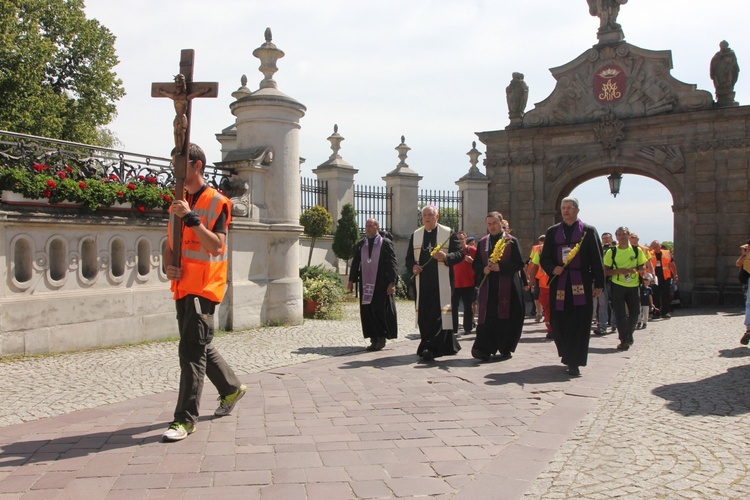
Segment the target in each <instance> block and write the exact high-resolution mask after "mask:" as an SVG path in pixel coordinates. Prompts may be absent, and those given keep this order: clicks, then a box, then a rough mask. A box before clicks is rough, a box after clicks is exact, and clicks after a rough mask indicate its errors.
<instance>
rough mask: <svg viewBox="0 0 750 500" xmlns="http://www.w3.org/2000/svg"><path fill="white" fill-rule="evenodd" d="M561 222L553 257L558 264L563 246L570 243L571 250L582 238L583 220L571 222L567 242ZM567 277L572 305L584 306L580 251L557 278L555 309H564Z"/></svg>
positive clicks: (559, 263)
mask: <svg viewBox="0 0 750 500" xmlns="http://www.w3.org/2000/svg"><path fill="white" fill-rule="evenodd" d="M563 224H565V223H564V222H561V223H560V225H559V226H557V231H556V232H555V252H556V253H555V258H556V259H557V265H558V266H562V265H563V248H564V247H565V246H568V245H571V247H570V249H571V250H572V249H573V247H574V246H575V244H576V243H578V242H579V241H581V240H582V239H583V222H582V221H581V220H580V219H579V220H577V221H575V222H574V223H573V234H572V235H571V236H570V242H568V243H566V242H565V233H564V232H563ZM568 277H570V283H571V290H572V292H573V305H576V306H585V305H586V292H585V290H584V288H583V275H582V274H581V252H580V251H579V252H578V254H576V256H575V257H573V259H572V260H571V261H570V262H568V265H566V266H565V267H564V269H563V272H562V274H560V276H559V277H558V279H557V295H556V296H555V299H556V304H555V309H557V310H558V311H562V310H564V309H565V288H566V286H567V284H568Z"/></svg>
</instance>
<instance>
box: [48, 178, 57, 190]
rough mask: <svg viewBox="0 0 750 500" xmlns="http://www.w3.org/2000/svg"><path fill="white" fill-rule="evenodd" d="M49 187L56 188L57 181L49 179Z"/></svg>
mask: <svg viewBox="0 0 750 500" xmlns="http://www.w3.org/2000/svg"><path fill="white" fill-rule="evenodd" d="M47 187H48V188H50V189H55V188H56V187H57V183H56V182H55V181H53V180H52V179H50V180H48V181H47Z"/></svg>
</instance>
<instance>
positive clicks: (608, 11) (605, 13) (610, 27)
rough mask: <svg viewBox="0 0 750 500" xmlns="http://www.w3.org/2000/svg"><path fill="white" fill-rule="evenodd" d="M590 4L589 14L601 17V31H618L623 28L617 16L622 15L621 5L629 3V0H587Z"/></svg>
mask: <svg viewBox="0 0 750 500" xmlns="http://www.w3.org/2000/svg"><path fill="white" fill-rule="evenodd" d="M586 1H587V2H588V4H589V14H591V15H592V16H598V17H599V20H600V21H599V31H600V32H605V31H616V30H619V29H620V28H621V26H620V25H619V24H617V15H618V14H619V13H620V5H624V4H626V3H628V0H586Z"/></svg>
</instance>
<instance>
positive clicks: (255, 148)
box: [220, 29, 307, 329]
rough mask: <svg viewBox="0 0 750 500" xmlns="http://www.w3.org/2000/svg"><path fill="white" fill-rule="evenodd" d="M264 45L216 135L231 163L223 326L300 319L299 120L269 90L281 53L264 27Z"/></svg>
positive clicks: (295, 110)
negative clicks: (230, 121) (252, 79)
mask: <svg viewBox="0 0 750 500" xmlns="http://www.w3.org/2000/svg"><path fill="white" fill-rule="evenodd" d="M265 40H266V41H265V43H264V44H263V45H261V46H260V47H259V48H257V49H255V50H254V51H253V55H254V56H255V57H257V58H258V59H260V61H261V65H260V68H259V69H260V71H261V72H262V73H263V75H264V76H265V78H264V79H263V80H262V81H261V82H260V88H259V89H258V90H256V91H255V92H249V89H247V88H246V87H245V85H244V84H245V82H246V80H245V79H243V86H242V88H240V89H239V90H238V91H236V92H235V93H233V94H232V95H233V96H234V97H235V98H236V101H234V102H233V103H232V104H230V106H229V107H230V110H231V111H232V114H234V116H235V117H236V119H235V126H234V135H235V139H234V141H232V140H231V136H232V132H233V131H232V127H229V128H227V129H225V130H224V131H223V132H222V134H221V137H220V140H221V142H222V145H223V146H224V147H232V146H233V147H234V148H235V149H233V150H229V151H227V152H226V153H225V155H224V161H223V162H221V165H222V166H229V167H233V168H235V169H236V171H237V178H235V179H233V182H232V184H233V189H232V193H231V194H230V196H231V197H232V201H233V204H234V206H233V222H232V228H231V230H230V237H229V238H230V251H231V255H230V283H229V290H228V295H229V296H230V300H231V303H230V304H229V305H230V308H231V311H230V312H229V313H228V314H227V318H228V319H227V324H228V326H229V327H231V328H235V329H237V328H246V327H249V326H255V325H258V324H266V323H284V324H299V323H301V322H302V281H301V280H300V278H299V247H300V245H299V237H300V235H301V233H302V227H301V226H300V225H299V215H300V214H299V211H300V202H299V201H300V175H299V162H300V160H299V129H300V124H299V120H300V119H301V118H302V117H303V116H304V115H305V111H306V110H307V108H305V106H304V105H302V104H300V103H299V102H297V101H296V100H295V99H293V98H291V97H289V96H288V95H286V94H284V93H283V92H281V91H279V90H278V89H277V84H276V81H274V80H273V75H274V73H276V71H277V70H278V68H277V67H276V61H277V60H278V59H279V58H281V57H283V56H284V52H283V51H281V50H280V49H278V48H277V47H276V46H275V45H274V44H273V43H272V41H271V30H270V29H266V32H265Z"/></svg>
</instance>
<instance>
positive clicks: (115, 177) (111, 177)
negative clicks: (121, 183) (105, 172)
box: [109, 174, 118, 181]
mask: <svg viewBox="0 0 750 500" xmlns="http://www.w3.org/2000/svg"><path fill="white" fill-rule="evenodd" d="M109 180H111V181H116V180H118V179H117V176H116V175H115V174H109Z"/></svg>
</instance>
